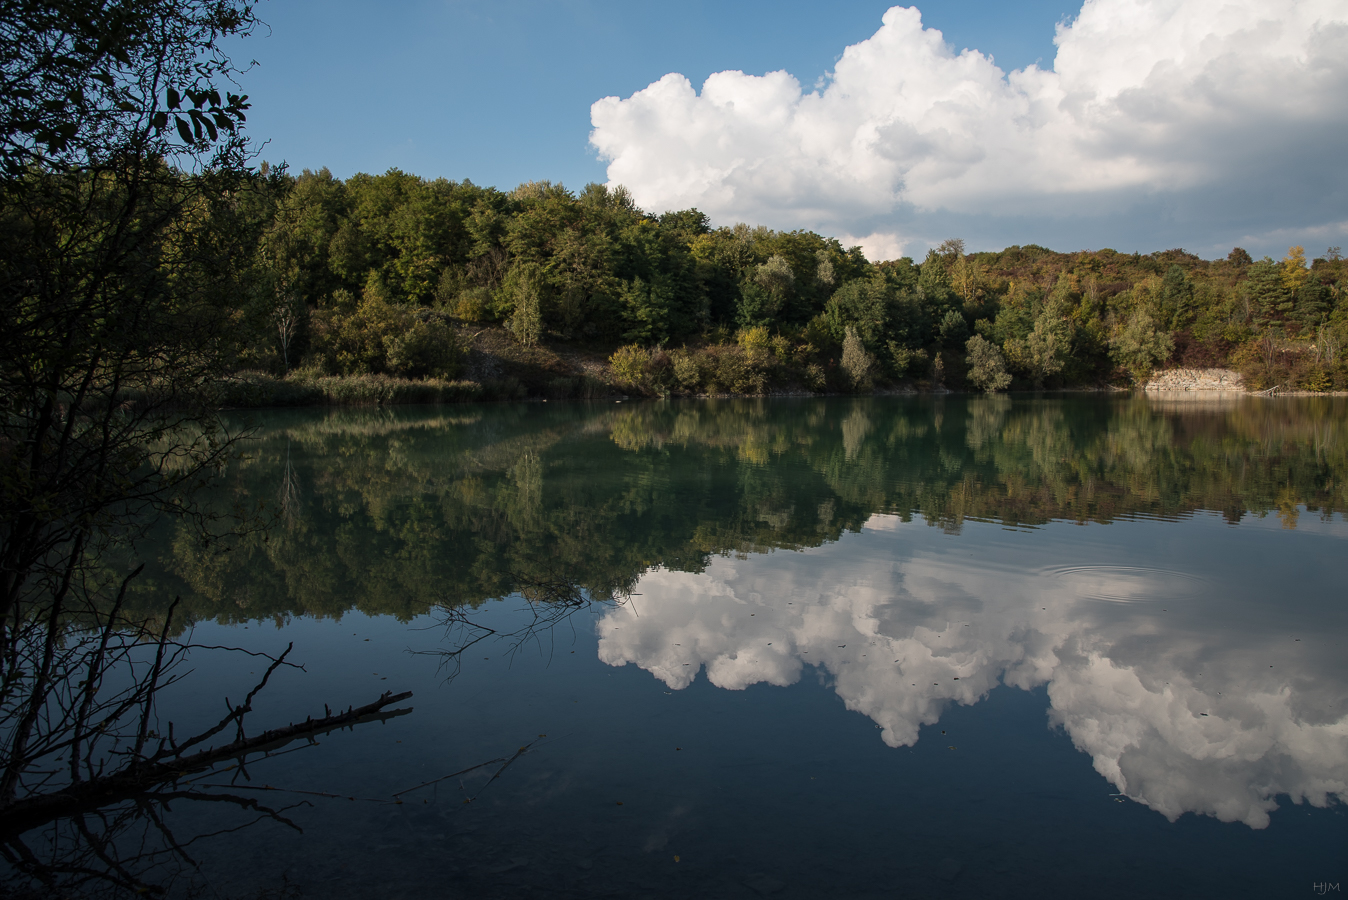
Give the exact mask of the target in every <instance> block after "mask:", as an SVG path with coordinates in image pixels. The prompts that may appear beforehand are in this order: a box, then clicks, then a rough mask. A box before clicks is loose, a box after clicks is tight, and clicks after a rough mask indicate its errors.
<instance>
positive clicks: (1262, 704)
mask: <svg viewBox="0 0 1348 900" xmlns="http://www.w3.org/2000/svg"><path fill="white" fill-rule="evenodd" d="M262 424H263V428H262V429H261V431H260V434H261V437H260V439H259V441H258V442H257V443H256V444H255V446H254V448H253V452H252V454H251V458H250V459H249V460H247V461H246V462H244V463H242V464H241V465H239V466H238V467H236V468H235V469H234V470H233V471H232V473H231V478H232V482H231V484H230V485H229V488H228V490H227V491H226V492H225V493H223V494H222V495H221V503H235V502H239V501H240V498H244V499H258V498H261V499H266V500H267V502H268V503H271V504H272V506H273V508H275V509H276V510H277V517H276V519H277V520H276V526H275V527H274V528H273V529H272V530H271V532H270V533H269V534H266V535H250V536H248V537H246V538H244V539H243V540H242V541H240V542H239V543H238V544H236V545H235V546H233V547H232V548H231V551H230V552H229V553H223V554H222V553H205V552H202V551H200V549H199V548H198V547H197V546H196V545H195V544H194V543H192V542H191V541H190V540H187V539H185V538H184V537H183V536H181V535H179V536H174V535H166V536H165V540H164V544H163V546H164V548H165V550H164V552H163V553H162V554H161V555H160V556H159V558H158V559H157V560H152V561H151V575H150V577H148V578H147V579H145V583H146V586H147V588H153V589H154V591H153V594H151V592H149V591H148V590H147V592H146V593H145V594H143V595H139V596H136V597H133V598H131V599H130V600H129V604H130V605H135V604H136V603H140V604H142V606H143V607H144V608H146V609H152V604H153V603H154V602H156V601H155V599H154V598H155V597H162V596H165V595H166V594H169V593H173V592H180V593H182V594H183V595H184V606H185V607H186V608H187V609H189V610H190V611H191V614H192V615H193V616H195V617H197V618H199V619H215V620H217V621H220V622H225V623H228V622H247V621H252V620H258V619H272V620H274V621H275V622H276V623H277V624H278V625H281V624H284V623H285V622H286V621H287V619H288V617H290V616H296V615H307V616H315V617H334V618H335V617H340V616H341V615H343V614H344V613H346V612H347V611H348V610H351V609H358V610H360V611H362V612H365V613H369V614H373V615H393V616H396V617H397V618H399V619H402V620H404V621H410V620H412V619H414V618H416V617H418V616H421V615H424V614H425V613H427V612H428V611H432V610H439V611H440V612H441V614H442V615H443V616H444V617H445V618H446V619H447V620H448V621H449V622H450V623H451V624H453V625H455V626H457V630H456V631H454V632H453V634H454V637H453V638H452V639H451V640H450V641H449V642H448V643H447V644H446V645H445V647H444V652H445V653H446V654H447V657H448V660H449V663H450V666H451V670H453V668H454V667H455V666H457V665H458V664H459V661H460V658H461V657H462V655H463V654H462V652H456V650H457V651H462V650H463V649H465V648H467V647H471V646H476V644H475V643H473V642H476V641H479V640H482V639H484V638H485V637H487V636H491V637H495V635H487V633H486V632H483V631H481V630H480V629H479V628H478V626H477V624H476V622H475V620H474V616H473V614H474V611H475V610H477V609H480V608H481V607H482V606H483V605H484V604H487V603H488V602H489V601H491V600H493V599H497V598H502V597H507V596H510V595H512V594H516V593H522V594H524V595H525V596H526V597H529V598H531V599H534V600H537V601H538V602H537V603H534V604H533V605H532V606H531V608H532V609H533V610H534V612H535V614H536V615H538V614H539V613H540V611H541V615H540V617H539V620H540V621H542V622H543V623H544V624H546V623H547V622H548V621H549V616H551V615H553V613H554V612H557V611H560V613H559V614H560V615H561V616H562V617H563V618H565V616H566V615H569V614H570V612H571V611H574V609H575V608H576V603H575V602H573V601H578V599H579V598H583V602H585V603H588V602H591V601H604V602H606V603H609V604H610V606H609V608H608V609H607V611H605V612H604V613H603V615H602V616H601V619H600V623H599V629H600V638H601V640H600V644H599V653H600V658H601V659H602V660H603V661H604V662H607V663H610V664H612V665H621V664H624V663H633V664H635V665H637V666H640V667H641V668H643V669H645V670H648V671H649V672H651V673H652V674H653V675H654V676H656V677H657V678H659V679H660V680H661V681H663V682H664V683H665V684H666V685H667V686H668V687H669V688H670V689H671V690H676V689H681V688H685V687H687V686H688V685H689V684H690V683H692V681H693V680H694V679H695V678H696V677H697V674H698V673H699V672H700V671H705V673H706V676H707V677H708V678H709V679H710V681H711V682H712V683H713V684H715V685H717V686H718V687H721V688H726V689H741V688H744V687H746V686H748V685H751V684H756V683H767V684H773V685H790V684H793V683H796V682H797V681H799V680H800V679H802V678H803V677H805V676H806V673H807V671H809V670H811V669H812V670H814V671H817V672H819V673H822V674H823V676H824V677H826V678H828V679H829V680H830V681H831V683H832V685H833V688H834V690H835V691H836V693H837V694H838V696H839V697H841V698H842V700H843V701H844V702H845V703H846V704H847V706H848V708H850V709H853V710H855V711H857V712H860V713H863V714H865V715H866V716H868V717H870V718H871V719H873V720H874V722H875V723H876V725H877V726H878V728H879V730H880V735H881V738H882V739H883V741H884V742H885V743H886V744H888V745H889V746H891V747H902V746H908V745H912V744H913V743H914V742H915V741H917V740H918V737H919V734H920V729H921V728H922V727H923V726H924V725H931V724H933V723H936V722H938V721H939V719H940V717H941V715H942V711H943V710H944V709H946V708H947V707H948V706H949V705H950V704H951V703H958V704H973V703H976V702H978V701H979V700H980V698H983V697H985V696H987V694H988V693H989V692H990V691H991V690H993V689H994V688H996V687H997V686H998V685H1009V686H1010V687H1011V688H1012V689H1031V688H1037V687H1045V688H1046V689H1047V694H1048V697H1049V700H1050V703H1051V708H1050V724H1052V725H1054V726H1057V727H1061V728H1062V729H1064V730H1065V731H1066V733H1067V734H1068V735H1070V736H1071V739H1072V740H1073V742H1074V743H1075V744H1076V746H1077V747H1078V748H1079V749H1080V750H1082V751H1083V752H1085V753H1087V754H1089V755H1090V757H1091V758H1092V760H1093V761H1094V765H1095V768H1096V769H1097V770H1098V771H1099V772H1100V774H1101V775H1103V776H1104V777H1105V778H1106V779H1108V781H1109V782H1110V783H1111V784H1113V785H1114V786H1115V788H1116V790H1117V791H1118V792H1119V793H1120V794H1122V795H1126V796H1127V797H1130V798H1133V799H1134V800H1137V801H1139V802H1141V803H1144V804H1146V805H1147V806H1149V807H1151V808H1153V809H1155V810H1157V811H1158V812H1160V813H1162V814H1164V815H1165V816H1167V817H1170V818H1172V819H1173V818H1175V817H1177V816H1179V815H1181V814H1183V813H1185V812H1194V813H1198V814H1202V815H1210V816H1215V817H1217V818H1219V819H1221V820H1223V821H1233V822H1244V823H1246V824H1247V825H1249V826H1251V827H1253V828H1262V827H1264V826H1266V825H1267V824H1268V822H1269V812H1270V811H1271V810H1273V809H1275V808H1276V807H1277V805H1278V804H1279V803H1280V802H1285V801H1286V800H1288V799H1290V800H1291V801H1292V802H1309V803H1311V804H1314V805H1317V806H1324V805H1326V804H1327V803H1329V802H1331V800H1332V799H1333V798H1335V797H1338V798H1340V799H1342V798H1343V797H1344V796H1345V793H1346V792H1348V706H1345V699H1344V698H1348V671H1346V670H1345V662H1344V658H1343V655H1342V653H1340V652H1336V651H1335V646H1336V642H1337V645H1338V646H1341V643H1342V639H1343V638H1344V637H1348V622H1345V619H1344V616H1345V611H1344V610H1343V608H1342V605H1341V604H1339V605H1337V606H1336V605H1335V604H1333V603H1332V602H1331V601H1330V600H1328V599H1326V598H1334V597H1337V596H1338V595H1339V594H1338V592H1339V591H1340V588H1339V587H1338V585H1337V584H1336V583H1335V582H1334V581H1333V580H1332V574H1331V573H1332V571H1333V570H1332V567H1331V565H1330V564H1329V562H1330V561H1331V560H1335V559H1341V558H1342V550H1343V540H1344V539H1345V537H1346V536H1348V535H1346V534H1345V532H1344V529H1343V523H1342V520H1341V518H1336V517H1335V515H1336V513H1338V514H1341V513H1343V512H1344V511H1345V510H1348V477H1345V476H1346V475H1348V435H1346V434H1345V429H1348V404H1345V403H1344V401H1343V400H1342V399H1341V398H1307V399H1304V400H1300V399H1299V400H1286V399H1280V400H1268V399H1261V398H1241V399H1227V400H1223V401H1221V402H1217V403H1210V402H1186V403H1167V402H1163V401H1155V400H1151V399H1148V398H1123V399H1114V398H1099V397H1078V398H1066V399H1056V400H1024V399H1016V400H1012V399H1010V398H1007V397H990V398H982V397H979V398H946V399H932V398H909V399H903V398H872V399H866V400H846V399H839V400H808V401H779V402H767V401H734V402H707V403H649V404H623V405H614V404H607V405H583V404H574V405H557V404H553V405H549V406H542V405H535V406H501V407H483V408H476V409H464V410H459V411H456V412H455V413H454V414H453V415H445V414H444V412H443V411H433V412H427V411H416V410H398V411H374V412H340V413H330V414H329V413H314V412H302V413H286V414H276V415H272V416H269V417H267V418H265V419H264V421H263V423H262ZM1180 520H1183V521H1180ZM1070 523H1077V524H1082V525H1090V526H1091V527H1089V528H1082V529H1077V528H1074V527H1073V526H1072V525H1071V524H1070ZM1237 523H1239V527H1234V528H1233V527H1231V526H1232V525H1234V524H1237ZM1100 526H1107V527H1100ZM1003 529H1007V530H1003ZM1336 529H1337V530H1336ZM942 542H944V543H942ZM559 586H560V587H559ZM549 591H551V593H549ZM559 591H560V593H559ZM563 594H564V595H565V598H570V599H569V600H566V599H565V598H563V599H564V601H565V602H562V601H559V600H558V598H559V597H562V595H563ZM629 594H630V595H632V596H633V598H634V602H632V603H621V602H614V601H620V600H623V599H624V598H626V597H628V596H629ZM554 595H555V596H554ZM550 604H551V605H552V606H555V607H556V609H555V610H552V607H551V606H550ZM550 610H551V611H550ZM531 628H532V626H526V628H525V631H524V632H523V633H524V634H525V635H526V636H528V635H532V634H533V633H534V631H532V630H531ZM512 640H518V635H513V636H512ZM1279 798H1283V799H1282V800H1280V799H1279Z"/></svg>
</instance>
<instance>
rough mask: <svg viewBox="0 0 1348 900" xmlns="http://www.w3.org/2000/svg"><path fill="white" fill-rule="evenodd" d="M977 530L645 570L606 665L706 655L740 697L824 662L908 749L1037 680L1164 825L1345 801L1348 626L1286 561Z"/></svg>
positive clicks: (1097, 760)
mask: <svg viewBox="0 0 1348 900" xmlns="http://www.w3.org/2000/svg"><path fill="white" fill-rule="evenodd" d="M1059 527H1062V528H1064V529H1066V528H1067V527H1068V526H1059ZM1129 527H1131V528H1135V529H1139V528H1147V527H1152V528H1167V529H1170V530H1169V531H1168V532H1165V533H1166V534H1167V535H1168V537H1166V538H1164V539H1163V540H1166V541H1168V542H1173V541H1174V540H1175V539H1176V537H1178V536H1179V533H1178V532H1176V531H1175V529H1176V528H1179V527H1183V528H1186V529H1191V531H1186V532H1185V536H1186V537H1187V538H1190V539H1201V537H1202V531H1203V529H1204V528H1208V527H1222V526H1221V524H1220V522H1219V521H1218V520H1216V519H1215V517H1214V518H1212V521H1210V522H1209V521H1206V520H1203V521H1195V522H1188V523H1182V524H1177V523H1169V524H1166V525H1164V526H1161V525H1156V524H1150V525H1149V524H1148V523H1133V524H1132V525H1131V526H1122V525H1118V526H1110V528H1111V529H1122V528H1129ZM981 528H982V530H981V531H980V532H979V533H978V534H977V535H971V533H970V531H968V530H966V531H965V533H964V535H963V536H962V537H961V538H960V539H952V538H946V541H945V543H941V542H940V538H941V537H942V536H941V535H940V534H939V533H938V532H936V530H935V529H931V528H928V527H926V526H924V525H922V524H919V523H904V522H902V521H900V520H899V519H898V518H895V517H891V516H875V517H873V518H872V519H871V520H870V521H869V522H868V524H867V527H866V529H865V531H864V533H863V534H860V535H849V536H847V537H845V538H844V539H843V540H842V541H840V542H839V543H837V544H831V545H827V546H824V547H820V548H814V549H809V550H805V551H800V552H784V551H776V552H772V553H768V554H762V555H755V556H750V557H747V558H728V557H722V558H718V559H715V560H713V561H712V563H711V564H710V565H709V566H708V567H707V570H706V571H705V572H704V573H702V574H693V573H685V572H672V571H664V570H657V571H653V572H650V573H648V574H647V575H645V576H644V577H643V578H642V579H641V580H640V583H639V585H638V586H637V588H636V591H637V592H638V593H639V594H640V595H641V600H640V604H639V607H637V608H636V609H633V608H631V607H618V608H614V609H612V610H610V611H608V612H607V613H605V614H604V615H603V616H602V617H601V619H600V620H599V623H598V629H599V638H600V640H599V656H600V659H601V660H602V661H604V662H605V663H608V664H609V665H614V666H621V665H625V664H627V663H633V664H635V665H637V666H639V667H640V668H642V669H644V670H646V671H648V672H650V673H651V674H652V675H654V676H655V677H656V678H658V679H660V680H661V681H662V682H664V683H665V684H666V685H667V686H669V687H670V688H671V689H682V688H685V687H687V686H689V685H690V684H691V683H692V682H693V680H694V679H695V678H696V677H697V673H698V672H699V671H700V670H703V669H705V671H706V673H707V678H708V680H710V681H711V683H712V684H714V685H716V686H717V687H720V688H724V689H727V690H742V689H744V688H746V687H748V686H749V685H752V684H757V683H760V682H766V683H768V684H772V685H782V686H784V685H789V684H792V683H795V682H796V681H798V680H799V679H800V677H801V675H802V673H803V672H804V671H805V667H806V666H807V665H811V666H815V667H817V668H818V669H820V670H822V671H823V672H826V673H827V675H828V676H829V678H830V680H831V683H832V686H833V688H834V690H835V691H836V692H837V694H838V696H839V697H840V698H841V699H842V700H843V702H844V704H845V705H846V707H847V708H848V709H849V710H853V711H856V712H859V713H862V714H864V715H866V716H868V717H869V718H871V719H872V720H874V721H875V723H876V724H877V725H879V726H880V727H881V729H882V732H881V736H882V739H883V740H884V742H885V743H886V744H887V745H889V746H891V747H902V746H908V745H912V744H914V743H915V742H916V741H917V740H918V736H919V730H920V728H921V726H923V725H931V724H934V723H936V722H937V721H938V720H939V719H940V717H941V714H942V712H943V710H944V709H945V708H946V707H947V706H948V705H949V704H950V703H952V702H954V703H960V704H965V705H968V704H973V703H976V702H978V701H979V700H980V699H982V698H983V697H985V696H987V694H988V692H989V691H991V690H992V689H993V688H994V687H996V686H998V685H999V684H1005V685H1008V686H1011V687H1015V688H1020V689H1026V690H1028V689H1032V688H1036V687H1039V686H1041V685H1043V686H1046V688H1047V693H1048V697H1049V701H1050V709H1049V715H1048V718H1049V722H1050V724H1051V725H1053V726H1057V727H1061V728H1063V729H1064V730H1065V731H1066V733H1067V734H1068V735H1069V736H1070V737H1071V738H1072V741H1073V743H1074V744H1075V746H1076V747H1077V748H1078V749H1079V750H1081V751H1083V752H1085V753H1087V754H1089V755H1090V756H1091V758H1092V760H1093V763H1094V767H1095V769H1096V770H1097V771H1098V772H1099V773H1100V774H1101V775H1103V776H1104V777H1105V778H1106V779H1108V781H1109V782H1110V783H1111V784H1113V785H1114V786H1115V788H1116V790H1118V791H1119V792H1121V793H1124V794H1126V795H1127V796H1128V797H1130V798H1132V799H1134V800H1137V801H1139V802H1141V803H1144V804H1146V805H1147V806H1149V807H1151V808H1152V809H1154V810H1156V811H1157V812H1160V813H1161V814H1163V815H1165V816H1166V817H1167V818H1169V819H1171V820H1173V819H1175V818H1177V817H1178V816H1180V815H1182V814H1183V813H1185V812H1193V813H1198V814H1202V815H1209V816H1215V817H1216V818H1218V819H1220V820H1222V821H1225V822H1243V823H1245V824H1246V825H1249V826H1250V827H1252V828H1263V827H1265V826H1267V825H1268V823H1269V812H1270V811H1272V810H1273V809H1275V808H1277V805H1278V799H1277V798H1278V797H1279V795H1286V796H1287V797H1290V798H1291V800H1292V801H1293V802H1297V803H1301V802H1309V803H1310V804H1312V805H1315V806H1325V805H1327V804H1329V803H1331V802H1333V800H1334V799H1335V798H1337V799H1339V800H1343V799H1348V708H1346V707H1345V705H1344V701H1343V698H1344V697H1346V696H1348V666H1345V663H1344V662H1343V661H1342V659H1341V657H1342V654H1341V653H1338V652H1336V649H1335V646H1336V644H1337V643H1338V639H1339V637H1342V635H1336V634H1333V633H1332V623H1331V632H1330V633H1326V632H1325V631H1324V629H1323V628H1322V629H1321V630H1320V631H1318V632H1317V633H1314V634H1305V635H1301V639H1300V640H1298V639H1297V637H1296V636H1293V635H1290V634H1289V633H1288V623H1290V622H1296V621H1303V620H1305V618H1306V617H1305V616H1301V617H1300V618H1299V617H1298V616H1299V613H1298V610H1297V609H1296V607H1297V604H1298V602H1301V601H1298V600H1297V599H1296V598H1289V599H1287V600H1286V601H1283V600H1281V599H1280V600H1279V602H1277V603H1274V602H1269V598H1271V597H1280V594H1278V593H1274V591H1278V590H1279V589H1281V592H1282V593H1283V594H1285V593H1286V584H1285V579H1282V573H1280V572H1279V571H1277V570H1276V567H1271V566H1269V565H1266V564H1265V563H1263V562H1261V561H1260V560H1259V559H1257V558H1255V556H1256V555H1255V554H1246V555H1245V556H1244V557H1243V558H1242V559H1236V560H1233V561H1232V562H1231V564H1230V565H1226V566H1224V567H1220V569H1219V571H1218V572H1217V573H1216V574H1214V573H1213V571H1212V568H1213V563H1212V561H1211V560H1207V561H1206V565H1208V567H1209V569H1208V570H1207V571H1206V572H1205V573H1204V574H1199V573H1194V572H1186V571H1182V570H1180V569H1179V568H1176V567H1174V566H1171V567H1169V568H1153V567H1151V566H1148V565H1145V564H1144V563H1145V562H1147V560H1146V559H1145V557H1146V556H1147V553H1146V552H1143V551H1140V550H1138V549H1137V548H1133V549H1131V550H1129V549H1127V548H1123V547H1121V546H1120V545H1119V544H1118V543H1109V544H1106V543H1095V542H1093V541H1103V540H1107V539H1109V538H1112V537H1117V536H1119V534H1118V532H1117V531H1111V532H1109V533H1108V534H1104V535H1102V534H1101V533H1100V530H1099V529H1098V528H1097V529H1094V530H1092V533H1091V535H1090V536H1089V538H1085V539H1081V540H1079V541H1077V542H1075V543H1070V542H1069V543H1068V545H1067V547H1066V549H1065V546H1064V542H1063V541H1062V540H1059V541H1055V542H1047V541H1035V540H1033V538H1031V537H1030V536H1020V535H1009V536H1008V535H1005V533H1004V532H1003V531H1001V530H1000V529H997V528H996V527H995V526H990V525H985V526H981ZM1083 533H1085V532H1084V531H1083ZM1242 534H1245V535H1249V539H1250V540H1252V541H1257V540H1260V539H1263V538H1266V536H1267V532H1256V531H1248V532H1242ZM1229 535H1230V532H1229V531H1227V532H1226V536H1227V539H1229ZM1017 537H1023V538H1025V539H1024V540H1016V538H1017ZM1060 537H1061V535H1060ZM1315 539H1316V540H1327V541H1337V540H1338V538H1337V537H1334V536H1331V535H1325V536H1317V537H1316V538H1315ZM1335 549H1336V550H1337V545H1336V547H1335ZM1130 553H1131V554H1132V555H1133V556H1134V557H1136V558H1131V559H1124V558H1123V557H1124V556H1127V555H1128V554H1130ZM1036 554H1040V555H1045V556H1047V555H1048V554H1054V555H1055V557H1056V558H1055V559H1053V560H1050V559H1047V558H1045V559H1042V560H1037V559H1036V558H1035V556H1036ZM1067 554H1070V555H1071V556H1072V557H1073V558H1072V559H1071V560H1070V563H1071V564H1070V565H1064V564H1063V563H1064V559H1063V557H1064V555H1067ZM1325 568H1327V567H1325ZM1317 577H1322V578H1324V579H1326V582H1325V585H1324V587H1329V581H1328V578H1329V575H1328V573H1327V572H1326V573H1324V574H1321V575H1318V574H1317V573H1309V574H1308V575H1307V576H1306V578H1304V579H1303V580H1302V582H1301V583H1300V584H1299V585H1298V594H1304V596H1305V597H1307V598H1313V597H1314V596H1315V595H1316V593H1317V589H1318V588H1320V587H1321V586H1320V585H1318V584H1316V583H1314V581H1315V578H1317ZM1321 596H1323V594H1321ZM1306 602H1311V601H1306ZM1304 606H1305V603H1304V602H1302V607H1304ZM1301 611H1302V612H1305V611H1306V610H1305V609H1302V610H1301Z"/></svg>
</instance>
